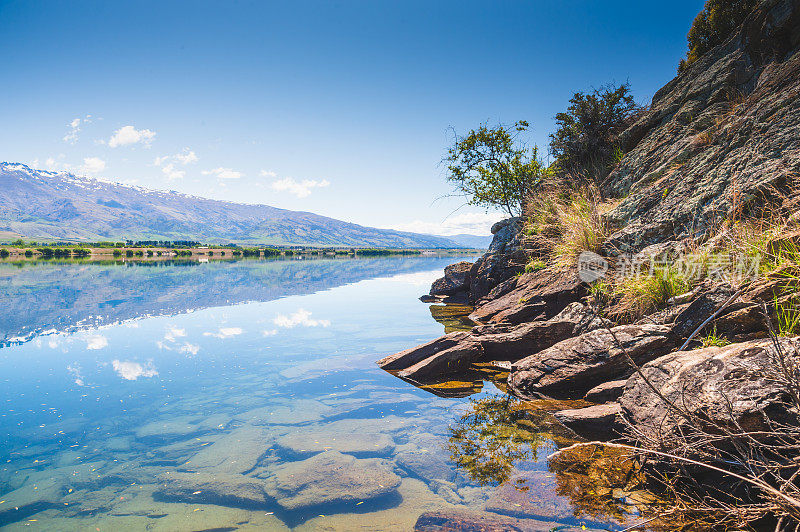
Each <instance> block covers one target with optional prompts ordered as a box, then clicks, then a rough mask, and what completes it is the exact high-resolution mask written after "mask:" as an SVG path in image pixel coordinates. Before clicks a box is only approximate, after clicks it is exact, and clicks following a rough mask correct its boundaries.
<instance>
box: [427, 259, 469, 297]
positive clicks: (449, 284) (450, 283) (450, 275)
mask: <svg viewBox="0 0 800 532" xmlns="http://www.w3.org/2000/svg"><path fill="white" fill-rule="evenodd" d="M471 269H472V263H471V262H466V261H463V262H457V263H455V264H451V265H450V266H447V267H446V268H445V269H444V277H442V278H440V279H437V280H435V281H434V282H433V284H432V285H431V291H430V295H432V296H452V295H455V294H457V293H459V292H467V291H468V290H469V285H470V278H471V277H470V270H471Z"/></svg>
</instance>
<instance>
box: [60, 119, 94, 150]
mask: <svg viewBox="0 0 800 532" xmlns="http://www.w3.org/2000/svg"><path fill="white" fill-rule="evenodd" d="M91 118H92V115H86V118H74V119H73V120H72V121H71V122H70V123H69V124H67V127H68V128H69V129H68V130H67V134H66V135H64V137H63V140H64V142H67V143H69V144H75V143H76V142H78V133H80V131H81V123H84V124H88V123H89V122H91V121H92V120H91Z"/></svg>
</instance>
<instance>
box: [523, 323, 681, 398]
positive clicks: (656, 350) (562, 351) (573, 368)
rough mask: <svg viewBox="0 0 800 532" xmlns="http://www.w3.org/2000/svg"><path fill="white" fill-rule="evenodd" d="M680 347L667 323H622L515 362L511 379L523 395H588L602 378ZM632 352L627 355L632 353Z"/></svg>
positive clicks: (616, 375) (613, 376) (623, 372)
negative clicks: (630, 359)
mask: <svg viewBox="0 0 800 532" xmlns="http://www.w3.org/2000/svg"><path fill="white" fill-rule="evenodd" d="M673 346H674V340H673V337H672V334H671V332H670V328H669V327H667V326H664V325H620V326H618V327H614V328H612V329H611V330H608V329H597V330H594V331H590V332H588V333H584V334H582V335H580V336H576V337H574V338H569V339H567V340H564V341H562V342H559V343H557V344H555V345H553V346H552V347H549V348H547V349H544V350H542V351H539V352H538V353H536V354H535V355H532V356H529V357H527V358H524V359H522V360H520V361H519V362H517V363H515V364H514V365H513V366H512V367H511V374H510V375H509V378H508V384H509V387H510V388H511V390H512V391H513V392H514V393H515V394H516V395H518V396H520V397H536V396H537V395H540V394H543V395H548V396H552V397H582V396H583V395H584V394H586V392H587V391H588V390H590V389H591V388H593V387H595V386H597V385H598V384H600V383H603V382H606V381H609V380H613V379H619V378H620V377H622V376H624V375H626V374H630V373H631V372H632V371H633V368H632V367H631V365H630V363H629V361H628V356H630V357H631V358H632V359H633V360H634V362H636V363H637V364H644V363H645V362H648V361H650V360H653V359H654V358H657V357H659V356H661V355H663V354H665V353H667V352H668V351H669V350H670V349H672V348H673ZM626 355H627V356H626Z"/></svg>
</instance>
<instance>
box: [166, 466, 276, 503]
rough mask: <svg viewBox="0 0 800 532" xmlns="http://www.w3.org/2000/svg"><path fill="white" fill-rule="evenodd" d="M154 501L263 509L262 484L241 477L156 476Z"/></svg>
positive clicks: (189, 474)
mask: <svg viewBox="0 0 800 532" xmlns="http://www.w3.org/2000/svg"><path fill="white" fill-rule="evenodd" d="M158 484H159V485H158V488H156V490H155V492H154V493H153V497H154V498H156V499H157V500H159V499H160V500H165V501H179V502H184V503H200V504H218V505H220V506H234V507H243V508H262V507H264V506H265V505H266V504H267V501H268V500H269V499H268V498H267V496H266V494H265V493H264V481H262V480H259V479H254V478H250V477H245V476H242V475H226V474H214V473H179V472H169V473H164V474H161V475H159V476H158Z"/></svg>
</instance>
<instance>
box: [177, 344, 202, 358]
mask: <svg viewBox="0 0 800 532" xmlns="http://www.w3.org/2000/svg"><path fill="white" fill-rule="evenodd" d="M179 351H180V352H181V353H183V354H185V355H189V356H194V355H196V354H197V353H199V352H200V346H199V345H195V344H190V343H189V342H186V343H185V344H183V345H182V346H181V348H180V349H179Z"/></svg>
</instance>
